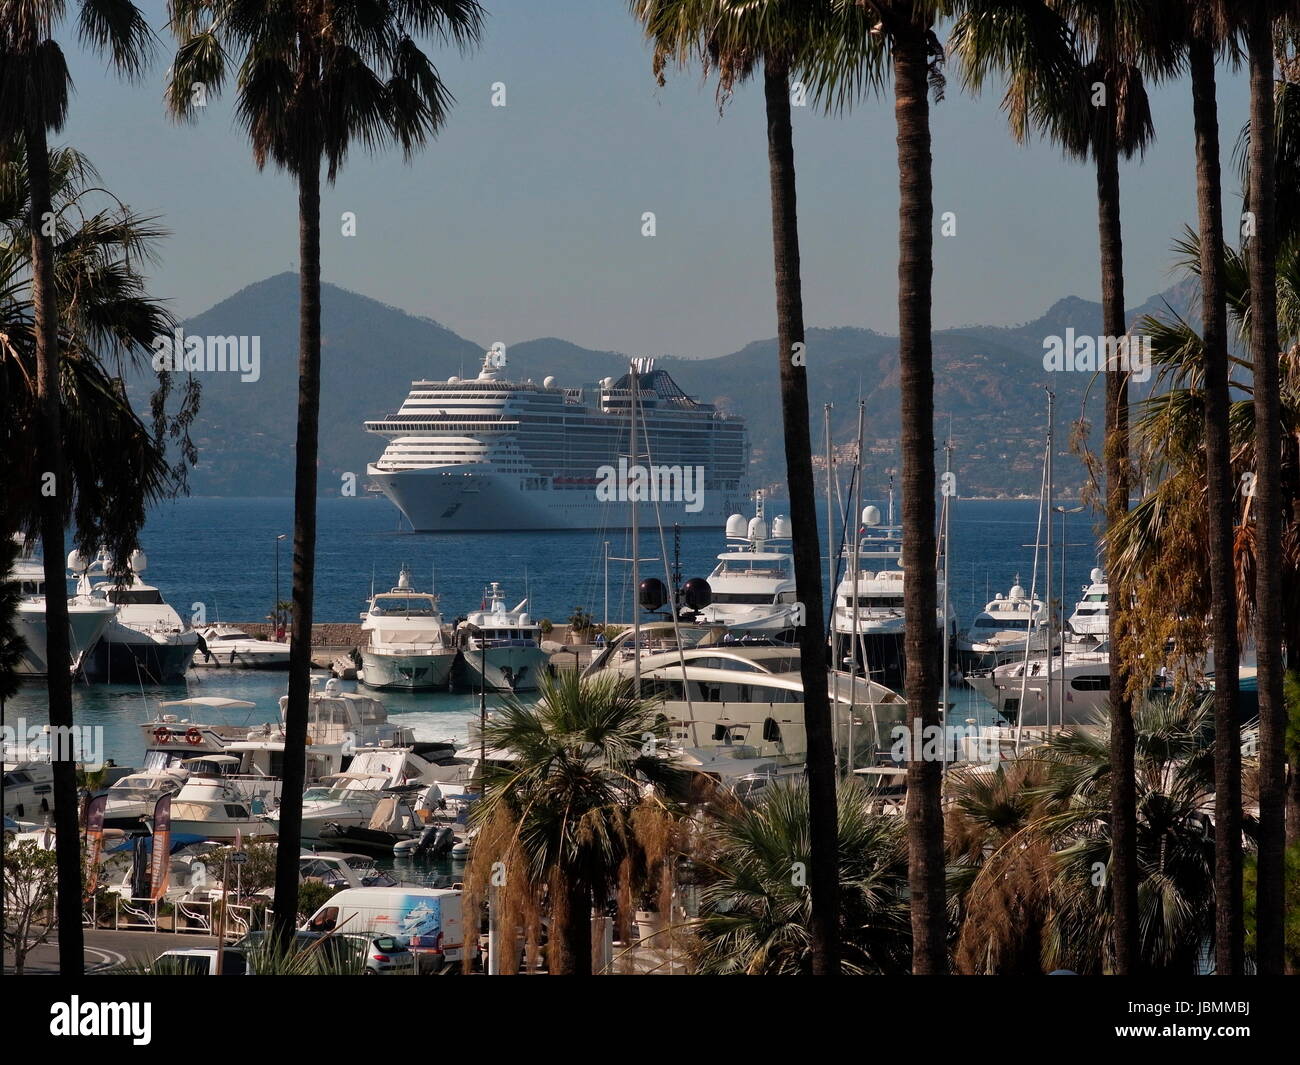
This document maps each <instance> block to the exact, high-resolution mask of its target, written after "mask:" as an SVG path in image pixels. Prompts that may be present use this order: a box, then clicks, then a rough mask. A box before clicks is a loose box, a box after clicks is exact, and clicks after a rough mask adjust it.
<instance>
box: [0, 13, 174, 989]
mask: <svg viewBox="0 0 1300 1065" xmlns="http://www.w3.org/2000/svg"><path fill="white" fill-rule="evenodd" d="M77 11H78V31H79V36H80V38H81V41H82V43H84V44H87V45H90V46H91V47H93V48H94V49H95V50H96V51H98V52H100V53H107V54H108V56H109V58H110V60H111V62H112V64H113V65H114V66H115V67H116V68H117V69H118V70H119V71H120V72H122V73H125V74H127V75H134V74H136V73H138V72H139V71H140V70H141V69H142V67H143V66H144V64H145V62H146V61H147V59H148V54H149V49H150V43H151V41H152V38H153V34H152V33H151V31H150V30H149V27H148V24H147V23H146V22H145V20H144V16H143V15H141V14H140V11H139V10H138V9H137V8H136V7H135V5H134V4H132V3H131V2H130V0H81V2H80V3H78V5H77ZM65 14H66V9H65V6H64V4H63V3H62V2H60V0H3V2H0V140H2V141H6V142H8V141H14V140H17V139H21V140H22V142H23V144H24V146H25V149H26V161H27V178H28V183H29V186H30V192H29V197H28V199H29V211H30V214H29V218H30V226H29V232H30V234H31V260H30V263H31V273H32V284H31V293H32V295H31V302H32V310H33V324H34V339H35V359H36V388H37V394H38V396H39V398H40V410H41V416H40V418H39V419H37V422H36V425H35V427H34V428H35V430H36V432H35V440H36V449H37V454H38V455H39V456H40V458H39V465H40V470H41V476H42V477H43V478H45V482H44V483H45V484H46V486H47V489H49V490H47V491H46V492H45V493H43V494H42V495H41V497H40V498H41V513H40V535H41V542H42V549H43V553H44V562H45V586H46V587H47V588H49V589H60V588H63V587H66V584H65V581H66V570H64V568H63V565H64V558H63V547H64V539H63V531H64V526H65V524H66V522H67V517H68V512H69V505H70V502H71V500H70V498H69V496H68V493H67V491H66V487H67V482H66V477H67V468H66V465H65V462H64V456H63V450H62V427H61V425H60V420H59V415H60V403H59V383H60V357H59V305H58V297H57V293H56V290H55V277H54V245H53V240H52V239H51V235H50V233H49V227H48V221H49V220H50V219H51V217H52V215H51V206H50V203H51V201H50V166H49V150H48V145H47V141H46V136H47V134H48V133H49V132H51V131H55V132H57V131H58V130H59V129H61V128H62V127H63V122H64V119H65V118H66V117H67V110H68V95H69V89H70V88H71V84H72V82H71V77H70V76H69V73H68V67H67V63H66V61H65V59H64V57H63V51H62V49H61V48H60V47H59V44H58V42H57V41H55V40H54V39H53V34H54V33H55V31H56V29H58V28H60V25H61V23H62V21H63V17H64V15H65ZM46 624H47V635H46V658H47V662H48V670H49V679H48V690H49V701H50V708H49V716H50V725H51V726H52V727H55V728H70V727H71V726H72V678H71V676H70V671H71V668H72V656H71V652H70V649H69V643H68V608H67V603H66V601H65V600H64V599H63V597H62V596H59V595H53V596H50V597H48V598H47V600H46ZM76 794H77V784H76V767H75V765H74V764H73V763H72V762H71V761H69V760H68V759H66V758H58V759H56V760H55V761H54V802H55V806H54V821H55V829H56V832H57V836H58V843H57V845H56V846H57V862H58V870H59V884H60V891H59V897H58V904H57V910H58V919H59V967H60V971H61V972H62V973H64V974H65V975H68V974H79V973H80V972H81V971H82V957H83V954H82V943H83V937H82V933H81V898H80V886H81V855H80V845H79V838H78V835H77V804H76Z"/></svg>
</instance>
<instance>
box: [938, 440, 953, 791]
mask: <svg viewBox="0 0 1300 1065" xmlns="http://www.w3.org/2000/svg"><path fill="white" fill-rule="evenodd" d="M951 472H952V425H951V424H949V426H948V439H947V440H945V441H944V444H943V537H942V542H943V601H942V605H941V606H940V608H939V627H940V628H941V629H942V630H943V691H942V694H941V696H940V703H939V705H940V706H941V707H942V708H943V709H942V714H941V718H942V720H941V721H940V724H941V725H942V726H943V727H944V740H943V772H944V773H947V772H948V732H947V724H948V674H949V669H950V666H949V657H948V656H949V645H950V644H951V643H952V641H951V640H950V639H949V637H948V553H949V544H948V529H949V527H950V526H949V522H950V518H951V510H950V507H951V505H952V495H951V494H950V492H949V489H948V486H949V484H951V483H952V482H951V478H950V477H949V476H948V475H949V474H950V473H951Z"/></svg>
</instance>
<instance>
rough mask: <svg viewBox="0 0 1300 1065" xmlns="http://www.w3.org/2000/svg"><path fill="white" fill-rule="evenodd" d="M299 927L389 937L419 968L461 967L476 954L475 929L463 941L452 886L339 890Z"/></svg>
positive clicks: (456, 896)
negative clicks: (398, 944)
mask: <svg viewBox="0 0 1300 1065" xmlns="http://www.w3.org/2000/svg"><path fill="white" fill-rule="evenodd" d="M302 927H303V931H306V932H343V933H346V934H349V935H353V934H373V935H385V936H392V937H393V938H394V939H395V940H397V942H398V943H400V944H402V945H404V946H405V947H406V948H407V949H408V950H410V951H411V953H413V954H415V955H417V957H419V958H420V960H421V961H422V962H423V964H422V965H421V969H422V970H423V969H428V968H439V967H441V965H442V964H450V963H453V962H462V963H463V962H465V961H466V960H467V959H468V958H473V957H475V956H476V955H477V953H478V935H477V932H478V928H477V925H475V927H473V928H471V929H470V934H469V938H468V943H467V942H466V934H465V922H464V915H463V912H462V898H461V892H460V891H459V890H458V889H455V888H417V887H396V888H393V887H361V888H345V889H344V890H342V891H340V892H338V893H337V894H335V895H334V896H332V897H331V898H330V900H329V901H328V902H326V903H325V905H324V906H322V907H321V908H320V909H319V910H317V911H316V912H315V913H314V914H312V915H311V917H310V918H308V920H307V923H306V924H305V925H303V926H302Z"/></svg>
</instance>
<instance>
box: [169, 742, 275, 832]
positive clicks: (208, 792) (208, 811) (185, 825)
mask: <svg viewBox="0 0 1300 1065" xmlns="http://www.w3.org/2000/svg"><path fill="white" fill-rule="evenodd" d="M211 757H212V756H210V755H209V756H208V759H211ZM217 757H222V756H220V755H218V756H217ZM204 761H205V759H201V758H195V759H193V760H192V763H199V764H194V765H193V771H192V772H191V775H190V778H189V780H187V781H186V782H185V784H184V786H183V787H182V788H181V789H180V791H178V792H177V793H176V794H175V795H174V796H173V797H172V810H171V818H172V822H171V823H172V831H173V832H175V833H177V834H179V835H194V836H203V837H205V838H206V839H215V840H233V839H235V837H236V836H241V837H243V838H247V837H249V836H263V835H269V834H270V833H271V831H272V829H271V826H270V825H268V824H267V823H266V821H265V820H264V819H263V818H262V816H261V814H260V811H258V809H257V807H256V806H255V805H246V804H245V802H244V797H243V795H241V794H240V792H239V791H238V790H237V789H236V788H235V787H234V785H232V784H230V783H228V782H226V781H225V780H222V779H221V778H220V777H219V776H217V775H215V774H209V773H208V772H206V771H204V768H203V765H202V763H203V762H204Z"/></svg>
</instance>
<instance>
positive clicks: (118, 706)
mask: <svg viewBox="0 0 1300 1065" xmlns="http://www.w3.org/2000/svg"><path fill="white" fill-rule="evenodd" d="M871 502H875V503H877V504H879V505H880V506H881V509H882V511H883V510H884V503H883V501H881V500H871V499H867V500H864V503H871ZM784 512H785V504H783V503H772V502H769V503H768V505H767V514H768V517H769V519H770V518H771V517H772V516H774V515H776V514H779V513H784ZM1037 516H1038V503H1037V502H1036V501H1032V500H997V501H980V500H963V501H959V502H957V503H956V504H955V505H954V506H953V513H952V558H951V562H950V573H951V581H952V587H951V591H950V593H949V594H950V597H951V601H952V604H953V606H954V608H955V610H956V611H957V615H958V618H959V619H960V621H961V623H962V625H963V626H964V625H965V624H966V623H967V622H968V621H969V619H970V617H971V616H972V615H973V614H974V613H975V612H976V611H977V610H979V609H980V608H981V607H983V605H984V603H985V602H986V601H987V600H989V599H991V598H992V597H993V595H994V594H995V593H997V592H999V591H1000V592H1003V593H1005V592H1006V590H1007V589H1008V588H1009V587H1010V585H1011V583H1012V581H1013V579H1014V578H1015V577H1016V575H1017V574H1019V575H1020V577H1021V580H1022V583H1023V584H1024V585H1025V586H1026V587H1029V584H1030V580H1031V576H1032V567H1033V555H1034V551H1033V548H1032V546H1028V547H1027V546H1023V545H1032V544H1033V542H1034V538H1035V526H1036V522H1037ZM1068 521H1069V525H1068V528H1067V532H1068V540H1069V543H1070V545H1071V546H1069V547H1067V549H1066V580H1065V587H1066V589H1067V595H1066V597H1065V603H1066V612H1067V614H1068V613H1069V612H1070V611H1071V610H1072V609H1073V605H1074V601H1075V599H1077V598H1078V593H1079V591H1080V589H1081V588H1082V586H1083V585H1084V584H1085V583H1086V582H1087V579H1088V572H1089V570H1090V569H1091V568H1092V567H1093V566H1094V565H1096V548H1095V543H1094V535H1093V529H1092V524H1093V518H1092V517H1091V515H1089V514H1087V513H1081V514H1075V515H1070V516H1069V519H1068ZM397 524H398V523H397V511H396V510H395V509H394V508H393V507H392V506H391V505H390V504H389V503H388V502H387V501H386V500H383V499H373V498H361V499H322V500H321V502H320V508H319V529H318V543H317V559H316V565H317V579H316V618H317V619H318V620H320V621H357V620H358V619H359V614H360V612H361V611H362V610H363V609H364V608H365V605H366V601H367V599H368V596H369V593H370V588H371V581H372V574H373V581H374V585H375V587H376V588H379V589H386V588H388V587H390V586H391V585H392V584H393V583H395V582H396V579H397V573H398V570H399V569H400V568H401V566H402V564H403V563H405V564H406V565H407V566H408V567H409V568H410V570H411V573H412V578H413V582H414V584H415V585H416V586H417V587H419V588H421V589H427V588H429V587H430V586H431V585H432V586H433V587H435V588H436V590H437V591H438V592H440V593H441V595H442V608H443V613H444V616H445V617H446V619H447V620H448V621H450V620H451V619H452V618H454V617H456V616H457V615H460V614H464V613H466V612H467V611H470V610H476V609H478V607H479V604H480V602H481V600H482V595H483V589H484V587H485V586H486V584H487V583H488V582H490V581H494V580H495V581H500V582H501V583H502V586H503V589H504V591H505V593H506V599H507V601H508V603H507V605H509V606H514V605H515V603H517V602H518V601H519V600H521V599H524V598H525V597H527V598H528V600H529V610H530V611H531V613H532V614H533V616H534V618H544V617H545V618H551V619H552V620H554V621H564V620H566V619H567V618H568V617H569V615H570V614H571V613H572V611H573V608H574V607H575V606H582V607H583V608H584V609H586V610H588V611H590V612H591V613H592V614H593V615H594V616H595V617H596V618H597V619H600V618H601V617H602V616H603V614H604V609H605V591H604V554H605V547H604V544H605V542H606V541H608V543H609V554H610V555H611V557H623V558H626V557H628V556H629V555H630V553H631V552H630V545H629V544H628V542H627V539H628V537H627V534H626V532H624V531H623V530H618V531H613V532H605V533H600V532H594V531H585V532H500V533H455V534H435V533H411V532H403V531H399V530H398V527H397ZM292 529H293V512H292V500H290V499H280V498H275V499H216V498H209V499H186V500H179V501H177V502H174V503H169V504H165V505H163V506H160V507H158V508H156V509H155V510H154V512H153V513H152V515H151V517H150V519H149V522H148V524H147V526H146V529H145V532H144V535H143V537H142V538H141V542H142V545H143V547H144V550H145V552H146V553H147V554H148V556H149V566H148V569H147V570H146V573H145V579H146V580H148V581H149V583H151V584H155V585H157V586H158V587H159V588H160V589H161V591H162V594H163V596H164V598H166V599H167V601H168V602H170V603H171V604H172V605H173V606H174V607H176V609H177V610H178V611H180V612H181V614H182V615H192V614H193V613H194V611H195V610H197V606H196V604H202V605H203V608H204V610H206V613H207V617H208V619H209V620H210V621H211V620H225V621H240V622H245V621H258V620H263V619H265V618H266V617H267V615H268V614H269V613H270V611H271V609H272V606H273V604H274V602H275V600H276V536H277V535H279V534H280V533H286V534H291V533H292ZM1053 538H1054V540H1055V542H1056V543H1057V544H1058V545H1059V544H1060V541H1061V535H1060V516H1059V515H1057V518H1056V524H1055V527H1054V529H1053ZM665 539H666V545H665V546H666V547H667V556H668V558H669V560H670V561H671V559H672V555H673V536H672V533H671V531H669V532H668V533H667V534H666V537H665ZM290 544H291V541H290V540H288V539H286V540H285V541H284V542H283V543H281V544H280V548H279V550H280V591H279V595H280V598H282V599H287V598H289V584H290V573H291V569H292V550H291V547H290ZM680 545H681V569H682V575H683V577H693V576H707V575H708V573H709V571H710V570H711V569H712V567H713V564H714V556H715V555H716V554H717V553H718V552H719V551H720V550H722V548H723V541H722V535H721V531H720V530H682V532H681V540H680ZM640 554H641V557H642V558H643V559H644V558H652V557H653V558H655V559H661V558H662V557H663V555H662V554H661V551H660V545H659V539H658V534H657V532H656V531H654V530H650V531H649V532H645V531H643V533H642V540H641V551H640ZM1053 558H1054V561H1053V566H1054V569H1053V585H1054V588H1053V590H1054V592H1059V587H1060V568H1059V567H1060V555H1059V546H1058V549H1057V551H1054V553H1053ZM641 568H642V575H643V576H650V575H655V576H659V577H661V578H663V577H664V564H663V562H662V561H656V562H643V563H642V567H641ZM629 569H630V567H629V566H628V565H627V564H626V563H623V562H615V561H611V562H610V563H609V617H610V620H611V621H625V620H627V619H628V618H629V617H630V616H631V604H632V598H633V597H632V589H631V580H630V575H629V572H628V571H629ZM1038 579H1039V585H1038V592H1039V594H1040V595H1041V594H1042V592H1043V585H1042V581H1043V573H1042V568H1041V561H1040V568H1039V578H1038ZM189 677H190V679H189V685H188V686H189V689H190V694H194V695H223V696H230V697H233V698H238V699H246V700H248V701H250V702H253V703H255V704H256V707H255V709H252V710H248V711H239V712H238V713H237V714H236V715H235V716H233V717H231V718H229V721H230V723H232V724H233V723H244V722H248V723H253V722H261V721H266V720H272V719H273V718H274V717H275V715H276V701H277V700H278V699H279V697H280V696H281V695H283V694H284V690H285V688H284V685H285V676H284V674H282V673H280V674H277V673H248V672H244V673H240V672H237V671H220V672H219V671H215V670H203V671H199V672H191V673H190V675H189ZM344 687H345V688H350V687H352V685H347V684H345V685H344ZM954 694H956V693H954ZM972 694H973V693H969V692H967V693H965V695H966V696H970V695H972ZM185 695H186V688H185V686H177V687H173V688H166V689H161V688H160V689H149V688H146V689H143V690H141V689H140V688H139V687H136V686H132V685H116V684H115V685H94V686H85V685H82V686H79V687H78V688H77V690H76V699H77V720H78V722H79V723H82V724H87V725H100V726H103V727H104V729H105V747H106V750H105V753H106V755H107V756H108V757H110V758H113V759H114V760H116V761H117V762H118V763H119V764H125V765H134V764H138V762H139V758H140V754H141V752H142V749H143V748H142V744H141V740H140V734H139V729H138V728H137V725H138V723H139V722H141V721H144V720H147V719H149V718H151V717H153V715H154V713H155V711H156V709H157V703H158V702H159V701H160V700H162V699H177V698H184V697H185ZM383 700H384V703H385V705H386V706H387V707H388V709H389V711H390V713H391V714H393V715H394V716H396V717H400V718H401V720H402V722H403V723H404V724H408V725H410V726H411V727H412V728H414V730H415V733H416V735H417V736H418V737H419V738H420V739H428V740H441V739H446V740H451V741H453V742H463V741H464V740H465V737H466V727H467V725H468V723H469V722H470V720H472V719H474V718H476V717H477V715H478V700H477V697H476V696H474V695H449V694H445V693H438V694H427V695H400V694H394V693H384V695H383ZM973 705H974V704H971V703H967V701H966V699H963V705H962V706H960V707H958V708H957V709H956V710H954V711H953V717H954V718H964V717H966V716H970V715H971V713H972V707H973ZM20 716H21V717H23V718H25V719H26V720H27V721H28V722H29V723H42V722H44V721H45V719H46V706H45V698H44V688H43V685H41V684H38V683H29V684H26V685H24V686H23V688H22V690H21V691H20V692H19V694H18V695H17V696H16V697H15V698H14V699H12V700H10V701H9V703H8V705H7V706H6V709H5V722H6V723H7V724H12V723H14V721H15V719H16V718H17V717H20Z"/></svg>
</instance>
